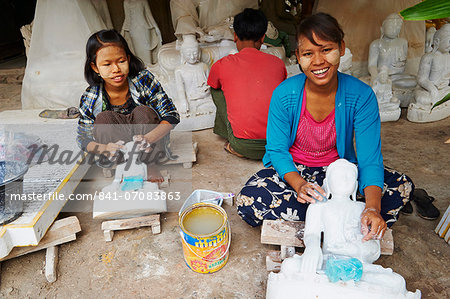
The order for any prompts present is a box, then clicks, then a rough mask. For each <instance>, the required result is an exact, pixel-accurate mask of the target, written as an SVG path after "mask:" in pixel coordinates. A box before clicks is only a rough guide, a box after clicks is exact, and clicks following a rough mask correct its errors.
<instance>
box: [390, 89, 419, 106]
mask: <svg viewBox="0 0 450 299" xmlns="http://www.w3.org/2000/svg"><path fill="white" fill-rule="evenodd" d="M392 94H393V96H394V97H395V98H397V99H399V101H400V107H402V108H407V107H408V106H409V104H410V103H411V102H412V101H413V99H414V88H396V87H394V88H393V89H392Z"/></svg>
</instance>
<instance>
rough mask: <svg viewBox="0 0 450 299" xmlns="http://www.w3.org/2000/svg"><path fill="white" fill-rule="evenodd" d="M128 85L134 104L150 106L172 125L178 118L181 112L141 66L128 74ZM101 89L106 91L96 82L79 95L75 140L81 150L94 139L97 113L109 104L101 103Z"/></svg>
mask: <svg viewBox="0 0 450 299" xmlns="http://www.w3.org/2000/svg"><path fill="white" fill-rule="evenodd" d="M128 85H129V88H130V92H131V96H132V98H133V100H134V102H135V103H136V105H138V106H139V105H146V106H149V107H151V108H153V109H154V110H155V111H156V113H157V114H158V116H159V119H160V120H161V121H162V120H165V121H168V122H169V123H171V124H172V125H176V124H177V123H179V122H180V115H179V114H178V112H177V109H176V107H175V105H174V104H173V102H172V100H171V99H170V98H169V97H168V96H167V94H166V93H165V92H164V90H163V88H162V87H161V84H160V83H159V82H158V81H157V80H156V79H155V77H154V76H153V74H152V73H150V72H149V71H148V70H143V71H141V72H139V74H138V75H137V76H136V77H133V78H129V81H128ZM103 92H105V91H104V89H103V84H101V85H95V86H90V87H88V88H87V89H86V91H85V92H84V93H83V95H82V96H81V100H80V109H79V110H80V120H79V121H78V136H77V143H78V146H79V147H80V148H81V149H82V150H84V151H85V150H86V147H87V145H88V144H89V143H90V142H91V141H94V136H93V128H94V121H95V118H96V116H97V115H98V114H99V113H100V112H102V111H105V110H107V107H110V105H105V103H104V101H105V97H104V96H103Z"/></svg>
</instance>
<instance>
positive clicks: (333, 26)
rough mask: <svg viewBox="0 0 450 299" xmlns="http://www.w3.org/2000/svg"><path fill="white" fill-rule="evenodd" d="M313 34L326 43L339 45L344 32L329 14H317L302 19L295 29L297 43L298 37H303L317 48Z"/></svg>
mask: <svg viewBox="0 0 450 299" xmlns="http://www.w3.org/2000/svg"><path fill="white" fill-rule="evenodd" d="M313 33H314V34H315V35H317V36H318V37H320V39H323V40H326V41H332V42H335V43H338V44H339V45H341V43H342V41H343V40H344V31H342V29H341V26H340V25H339V23H338V21H337V20H336V19H335V18H334V17H332V16H330V15H329V14H326V13H323V12H319V13H316V14H314V15H312V16H309V17H307V18H305V19H303V20H302V21H301V22H300V24H299V25H298V27H297V43H298V40H299V38H300V36H305V37H306V38H307V39H309V41H310V42H311V43H313V44H314V45H316V46H318V44H317V42H316V41H315V40H314V37H313Z"/></svg>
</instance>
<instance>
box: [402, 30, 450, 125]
mask: <svg viewBox="0 0 450 299" xmlns="http://www.w3.org/2000/svg"><path fill="white" fill-rule="evenodd" d="M449 51H450V24H445V25H444V26H442V27H441V28H440V29H439V30H438V31H436V33H435V34H434V38H433V51H432V52H430V53H425V54H424V55H423V56H422V59H421V60H420V67H419V73H418V74H417V78H418V83H419V86H418V87H417V89H416V91H415V102H414V103H411V104H410V105H409V107H408V116H407V117H408V120H410V121H413V122H432V121H437V120H441V119H444V118H446V117H448V116H450V102H449V101H447V102H445V103H443V104H441V105H439V106H437V107H435V108H434V109H433V110H431V107H432V106H433V105H434V104H435V103H436V102H438V101H440V100H441V99H443V98H444V97H445V96H446V95H447V94H448V93H450V85H449V84H450V53H449Z"/></svg>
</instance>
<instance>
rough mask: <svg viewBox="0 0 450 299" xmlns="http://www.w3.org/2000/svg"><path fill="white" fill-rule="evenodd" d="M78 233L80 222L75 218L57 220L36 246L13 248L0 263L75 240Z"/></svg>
mask: <svg viewBox="0 0 450 299" xmlns="http://www.w3.org/2000/svg"><path fill="white" fill-rule="evenodd" d="M80 231H81V226H80V221H78V218H77V217H76V216H71V217H67V218H64V219H60V220H57V221H55V222H54V223H53V225H52V226H51V227H50V228H49V230H48V231H47V233H46V234H45V236H44V237H43V238H42V240H41V241H40V242H39V244H38V245H37V246H26V247H15V248H14V249H13V250H12V251H11V252H10V253H9V254H8V255H7V256H5V257H4V258H2V259H0V261H4V260H8V259H11V258H15V257H18V256H21V255H24V254H28V253H31V252H35V251H39V250H42V249H47V248H49V247H52V246H56V245H60V244H63V243H67V242H70V241H73V240H76V235H75V234H76V233H78V232H80Z"/></svg>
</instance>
